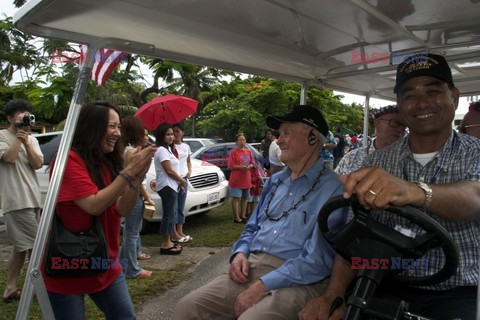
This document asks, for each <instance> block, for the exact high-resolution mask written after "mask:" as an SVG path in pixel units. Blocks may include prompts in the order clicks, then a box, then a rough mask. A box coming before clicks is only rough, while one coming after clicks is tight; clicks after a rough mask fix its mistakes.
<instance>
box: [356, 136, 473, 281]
mask: <svg viewBox="0 0 480 320" xmlns="http://www.w3.org/2000/svg"><path fill="white" fill-rule="evenodd" d="M365 161H366V162H365V166H377V167H380V168H383V169H384V170H386V171H387V172H389V173H391V174H393V175H395V176H397V177H399V178H401V179H403V180H406V181H412V182H413V181H423V182H425V183H427V184H447V183H452V182H457V181H462V180H464V181H474V182H480V140H479V139H476V138H473V137H470V136H467V135H464V134H459V133H457V132H455V131H453V130H452V133H451V135H450V138H449V139H448V141H447V142H446V143H445V145H444V146H443V147H442V149H440V150H439V152H438V153H437V155H435V156H434V157H433V159H432V160H430V161H429V162H428V163H427V164H426V165H425V166H422V165H421V164H420V163H418V162H417V161H416V160H415V159H414V157H413V155H412V152H411V151H410V148H409V145H408V136H407V137H406V138H403V139H400V140H399V141H397V142H395V143H394V144H393V145H390V146H389V147H387V148H384V149H382V150H377V151H375V152H374V153H372V154H371V155H370V156H369V157H367V158H366V160H365ZM433 197H435V194H433ZM427 214H428V215H429V216H430V217H432V218H433V219H434V220H436V221H437V222H438V223H440V224H441V225H442V226H443V227H444V228H445V229H446V230H447V231H448V233H449V234H450V235H451V236H452V238H453V240H454V241H455V242H456V244H457V245H458V249H459V255H460V256H459V260H460V262H459V266H458V268H457V271H456V272H455V274H454V275H453V276H452V277H451V278H450V279H448V280H446V281H444V282H442V283H439V284H436V285H433V286H428V287H424V288H425V289H433V290H448V289H452V288H455V287H458V286H477V284H478V261H479V260H478V259H479V253H480V237H479V235H480V213H478V212H477V213H476V214H477V218H476V219H474V220H471V221H462V222H452V221H447V220H444V219H442V218H440V217H438V216H436V215H433V214H430V213H428V212H427ZM378 220H379V221H381V222H383V223H385V224H387V225H388V226H390V227H391V228H395V227H396V226H400V227H403V228H406V229H410V230H411V231H412V232H414V233H415V234H416V235H417V236H418V235H420V234H422V230H421V229H420V227H418V226H416V225H411V224H410V223H409V222H407V221H406V220H405V219H403V218H401V217H399V216H397V215H394V214H391V213H388V212H383V213H381V214H379V215H378ZM423 258H424V259H427V260H428V268H427V269H425V268H424V269H412V270H408V271H407V272H408V274H409V275H412V276H415V277H418V276H425V275H429V274H433V273H434V272H437V271H438V270H440V268H441V267H442V266H443V264H444V262H445V258H444V256H443V253H442V252H441V249H434V250H430V251H429V252H427V254H426V255H425V256H424V257H423Z"/></svg>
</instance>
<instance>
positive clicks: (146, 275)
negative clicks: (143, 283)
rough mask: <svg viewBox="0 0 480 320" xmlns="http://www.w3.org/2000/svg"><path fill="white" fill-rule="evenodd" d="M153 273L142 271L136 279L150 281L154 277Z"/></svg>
mask: <svg viewBox="0 0 480 320" xmlns="http://www.w3.org/2000/svg"><path fill="white" fill-rule="evenodd" d="M152 273H153V272H152V271H148V270H142V271H141V272H140V273H139V274H138V275H136V276H135V279H148V278H150V277H151V276H152Z"/></svg>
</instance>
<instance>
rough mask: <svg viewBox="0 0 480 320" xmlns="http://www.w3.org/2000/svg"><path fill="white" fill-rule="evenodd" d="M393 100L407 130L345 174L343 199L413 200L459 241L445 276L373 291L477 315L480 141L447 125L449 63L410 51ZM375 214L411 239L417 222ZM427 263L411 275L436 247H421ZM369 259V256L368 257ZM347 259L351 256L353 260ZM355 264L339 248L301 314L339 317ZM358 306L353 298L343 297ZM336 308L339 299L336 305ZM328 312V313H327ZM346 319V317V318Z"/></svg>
mask: <svg viewBox="0 0 480 320" xmlns="http://www.w3.org/2000/svg"><path fill="white" fill-rule="evenodd" d="M394 93H396V94H397V106H398V109H399V111H400V115H401V117H402V122H403V123H404V124H406V125H407V127H408V128H409V134H408V135H407V136H406V137H405V138H403V139H401V140H399V141H397V142H396V143H394V144H393V145H391V146H390V147H387V148H385V149H383V150H379V151H378V152H375V153H373V154H372V155H371V156H370V157H369V158H367V159H366V161H365V163H364V167H363V168H362V169H359V170H357V171H355V172H353V173H351V174H349V175H348V176H342V177H341V180H342V182H344V183H345V186H344V195H343V196H344V198H350V197H351V196H352V194H354V193H355V194H356V197H357V198H358V202H359V204H360V205H361V206H363V207H368V208H372V209H373V210H385V209H387V208H389V207H390V206H398V207H401V206H405V205H411V206H414V207H418V208H420V209H421V210H423V211H424V213H425V215H426V216H429V217H431V218H433V220H435V221H436V222H437V223H438V224H440V225H441V226H443V228H444V229H445V230H447V232H448V234H449V235H450V236H451V238H452V239H453V241H454V242H455V244H456V246H457V247H458V254H459V258H458V267H457V268H456V269H455V271H454V272H452V273H453V275H452V276H451V277H449V278H448V279H446V280H444V281H442V282H440V283H436V284H431V285H424V286H416V287H413V286H402V285H401V284H397V285H395V286H388V287H386V286H383V287H382V286H381V287H380V288H379V289H378V290H377V292H378V291H380V292H381V294H382V295H384V296H385V295H388V296H389V297H392V298H393V297H394V298H397V299H400V300H404V301H407V302H408V303H409V310H410V311H411V312H414V313H416V314H419V315H422V316H425V317H428V318H432V319H437V320H439V319H457V318H459V319H463V320H465V319H472V320H473V319H476V316H475V313H476V302H477V301H476V300H477V285H478V258H479V236H478V235H479V234H480V220H479V214H480V183H479V180H480V152H479V149H480V140H478V139H474V138H471V137H469V136H467V135H464V134H459V133H457V132H455V131H454V130H453V129H452V125H451V123H452V121H453V118H454V114H455V110H456V108H457V105H458V99H459V95H460V93H459V90H458V89H457V88H456V87H455V86H454V84H453V80H452V74H451V70H450V67H449V66H448V63H447V62H446V60H445V59H444V58H443V57H442V56H439V55H435V54H424V55H419V56H411V57H409V58H407V59H406V60H405V61H403V62H402V63H401V64H400V65H399V66H398V68H397V77H396V86H395V88H394ZM377 217H378V221H379V222H381V223H383V224H384V225H387V226H389V227H391V229H395V230H397V231H400V232H401V233H403V234H404V235H408V236H410V237H411V238H415V236H418V235H420V234H422V228H420V227H419V226H418V225H415V224H412V223H406V220H405V219H403V218H402V217H399V216H397V215H394V214H392V213H390V212H382V213H380V214H378V216H377ZM423 259H426V268H413V269H411V270H408V276H410V277H428V276H429V275H432V274H435V273H437V272H438V271H439V270H440V269H442V266H444V264H445V263H446V260H448V259H446V258H445V256H444V255H443V254H442V252H441V250H440V249H434V250H429V251H428V250H427V253H426V254H425V255H424V256H423ZM372 260H373V259H372ZM352 261H353V260H352ZM356 271H357V270H354V268H352V264H351V262H350V261H348V260H345V259H344V258H342V257H341V256H340V255H337V257H336V259H335V262H334V267H333V271H332V276H331V278H330V282H329V286H328V289H327V291H326V293H325V294H324V295H322V296H320V297H318V298H315V299H313V300H311V301H310V302H309V303H308V304H307V306H306V307H305V308H304V309H303V310H302V311H301V312H300V313H299V318H300V319H302V320H306V319H340V318H342V317H343V316H344V314H345V310H346V307H345V305H340V304H338V308H337V309H336V310H333V309H331V307H332V304H333V305H334V301H336V302H338V301H340V302H341V300H339V299H337V297H341V298H343V297H344V296H345V292H346V290H347V287H348V286H349V284H350V282H352V280H353V279H354V278H355V275H356ZM350 302H352V303H353V304H354V305H361V303H357V302H358V301H357V302H356V301H352V300H350V301H349V304H350ZM334 307H337V306H334ZM329 311H331V316H330V317H329ZM346 319H348V317H347V318H346Z"/></svg>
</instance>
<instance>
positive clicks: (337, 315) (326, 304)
mask: <svg viewBox="0 0 480 320" xmlns="http://www.w3.org/2000/svg"><path fill="white" fill-rule="evenodd" d="M354 278H355V271H354V270H352V268H351V264H350V262H348V261H346V260H344V259H343V258H342V257H340V256H339V255H337V256H336V257H335V261H334V263H333V269H332V275H331V276H330V281H329V282H328V287H327V290H326V291H325V293H324V294H323V295H322V296H320V297H318V298H315V299H312V300H310V302H308V303H307V305H306V306H305V308H303V309H302V310H301V311H300V312H299V314H298V318H299V319H300V320H327V319H330V320H337V319H342V317H343V315H344V313H345V304H343V305H342V306H341V307H340V308H338V309H337V310H336V311H335V312H334V313H333V314H332V316H331V317H330V318H329V311H330V308H331V306H332V303H333V301H334V300H335V298H337V297H340V298H342V299H344V297H345V292H346V291H347V288H348V286H349V285H350V283H351V282H352V281H353V279H354Z"/></svg>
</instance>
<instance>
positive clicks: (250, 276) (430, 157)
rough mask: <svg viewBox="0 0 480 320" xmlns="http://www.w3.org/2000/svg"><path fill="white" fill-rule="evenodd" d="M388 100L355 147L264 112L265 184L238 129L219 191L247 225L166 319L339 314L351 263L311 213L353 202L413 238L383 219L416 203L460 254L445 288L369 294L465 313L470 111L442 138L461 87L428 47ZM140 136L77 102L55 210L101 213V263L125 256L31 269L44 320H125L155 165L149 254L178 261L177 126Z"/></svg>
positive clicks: (306, 109) (140, 130)
mask: <svg viewBox="0 0 480 320" xmlns="http://www.w3.org/2000/svg"><path fill="white" fill-rule="evenodd" d="M425 59H426V61H424V60H425ZM394 92H395V93H396V94H397V104H396V105H390V106H388V107H384V108H381V109H379V110H376V111H375V112H374V113H373V115H372V117H373V123H374V126H375V137H374V139H373V140H371V142H369V143H367V145H360V140H359V139H358V137H357V136H356V135H353V136H351V137H350V136H344V135H342V133H341V130H339V129H337V130H336V131H335V133H333V132H332V131H331V128H329V125H328V124H327V122H326V120H325V118H324V116H323V115H322V113H321V112H320V110H319V109H320V108H316V107H312V106H308V105H297V106H295V107H294V108H292V109H291V110H289V111H288V112H287V113H285V114H283V115H281V116H278V115H272V116H268V117H267V118H266V125H267V126H268V127H269V128H270V129H268V130H267V131H265V138H264V140H263V141H262V143H261V152H262V155H263V156H264V157H266V158H268V159H269V161H268V164H266V163H264V165H266V168H265V169H266V170H268V172H269V178H268V179H267V180H266V181H264V179H262V177H261V175H260V174H259V172H260V171H259V170H260V169H262V168H260V166H261V164H259V163H257V162H256V161H255V158H254V156H253V154H252V152H251V151H250V150H249V149H248V148H246V142H247V137H246V136H245V135H244V134H243V133H239V134H238V135H237V136H236V148H235V149H234V150H233V151H232V152H231V154H230V156H229V159H228V169H229V170H231V176H230V179H229V194H230V196H231V197H232V201H231V205H232V212H233V221H234V223H243V224H245V228H244V230H243V232H242V234H241V236H240V238H239V239H238V241H236V242H235V243H234V245H233V247H232V251H231V257H230V266H229V270H228V272H227V273H225V274H223V275H221V276H219V277H218V278H216V279H214V280H213V281H211V282H209V283H208V284H206V285H205V286H203V287H201V288H198V289H196V290H194V291H192V292H190V293H189V294H188V295H186V296H184V297H183V298H182V299H181V300H179V301H178V303H177V304H176V306H175V309H174V314H173V319H179V320H187V319H297V318H298V319H301V320H320V319H333V320H335V319H341V318H342V317H343V316H344V315H345V311H346V304H345V301H347V297H348V294H349V291H348V288H349V286H350V285H351V283H353V282H354V280H355V276H356V270H354V269H353V268H352V265H351V261H349V260H348V259H346V257H345V256H344V255H340V254H338V253H336V252H335V250H334V249H333V248H332V246H331V245H330V244H329V243H328V242H327V240H326V239H325V238H324V235H323V234H322V232H321V230H320V229H319V227H318V224H317V219H318V213H319V211H320V209H321V208H322V207H323V205H324V204H325V203H326V202H327V201H328V200H329V199H331V198H332V197H334V196H339V195H343V197H344V198H346V199H348V198H350V197H351V196H352V195H353V194H355V195H356V197H357V199H358V201H359V203H360V205H362V206H364V207H367V208H371V209H372V210H375V211H378V212H381V214H379V215H378V220H379V221H380V222H381V223H383V224H384V225H386V226H388V227H390V228H391V229H394V230H404V231H405V230H408V232H409V234H412V235H418V234H421V233H422V230H421V228H420V227H418V226H415V225H412V224H410V223H406V222H405V221H404V220H402V219H401V218H399V217H398V216H396V215H395V214H393V213H391V212H388V211H385V210H386V209H388V208H389V207H390V206H405V205H412V206H414V207H417V208H419V209H421V210H423V212H424V214H426V215H428V216H429V217H431V218H433V219H434V220H435V221H436V222H437V223H438V224H439V225H441V226H443V227H444V228H445V230H447V232H448V233H449V234H450V236H451V237H452V238H453V240H454V241H455V243H456V245H457V246H458V248H459V263H458V267H457V269H456V270H455V272H454V274H453V276H451V277H450V278H449V279H447V280H444V281H442V282H440V283H437V284H434V285H429V286H422V287H414V286H408V285H398V286H395V287H391V286H380V287H379V289H378V291H379V292H381V294H382V295H383V296H387V297H391V298H395V299H402V300H405V301H408V302H409V306H410V310H411V311H413V312H415V313H418V314H420V315H422V316H426V317H431V318H434V319H453V318H461V319H467V320H468V319H476V316H475V313H476V301H477V286H478V259H479V254H480V252H479V249H480V248H479V242H478V234H479V232H480V218H479V216H478V212H480V201H478V199H479V195H480V184H479V180H480V153H479V152H478V150H479V148H480V140H478V139H477V138H479V137H480V102H475V103H472V104H471V105H470V108H469V112H468V113H467V114H466V115H465V118H464V119H463V122H462V124H461V125H460V127H459V132H457V131H456V130H453V129H452V126H451V123H452V121H453V118H454V114H455V110H456V108H457V106H458V99H459V95H460V93H459V91H458V89H457V88H456V87H455V84H454V83H453V78H452V73H451V70H450V67H449V66H448V63H447V61H446V60H445V59H444V58H443V57H442V56H439V55H435V54H428V55H426V56H424V57H423V60H421V61H419V60H418V59H414V58H407V59H406V60H405V61H403V62H402V63H401V64H400V65H399V66H398V69H397V75H396V85H395V89H394ZM31 112H32V106H31V105H30V104H29V103H28V102H26V101H20V100H14V101H11V102H9V103H8V104H7V105H6V106H5V114H6V116H7V120H8V122H9V123H10V126H9V127H8V128H7V129H6V130H1V131H0V179H1V180H2V184H0V191H1V196H2V205H3V209H4V211H5V222H6V230H7V236H8V238H9V239H10V241H11V242H12V244H13V248H12V252H11V256H10V260H9V265H8V267H9V271H8V275H7V281H6V287H5V290H4V293H3V299H4V300H5V301H8V300H15V299H18V298H19V297H20V296H21V291H20V290H19V289H18V288H17V281H18V275H19V273H20V270H21V268H22V266H23V263H24V259H25V256H26V254H27V252H28V251H29V250H31V249H32V247H33V242H34V239H35V234H36V231H37V228H38V223H37V219H38V214H39V208H40V199H39V198H40V196H39V191H38V181H37V178H36V175H35V169H37V168H39V167H41V165H42V163H43V156H42V153H41V151H40V148H39V146H38V142H37V141H36V139H35V138H34V137H32V136H31V135H30V134H29V133H28V130H27V129H28V128H25V127H24V126H21V125H20V123H21V119H23V117H24V116H25V115H28V114H30V113H31ZM147 133H148V132H147V131H146V129H145V128H144V126H143V124H142V122H141V121H140V120H139V119H137V118H134V117H127V118H125V119H123V120H122V119H121V117H120V114H119V113H118V110H117V108H116V107H115V106H112V105H110V104H108V103H102V102H92V103H87V104H86V105H85V106H83V108H82V110H81V112H80V117H79V121H78V126H77V128H76V130H75V133H74V137H73V143H72V148H71V150H70V152H69V154H68V160H67V163H66V168H65V174H64V177H63V180H62V184H61V186H60V191H59V196H58V199H57V205H56V213H55V214H57V215H58V217H59V218H60V220H61V221H62V223H63V225H64V226H65V227H66V228H67V229H69V230H71V231H74V232H82V231H84V230H86V229H88V228H89V227H90V226H91V225H92V223H93V221H94V219H96V218H97V217H98V219H99V221H100V223H101V226H102V230H103V232H104V234H105V237H106V239H107V244H108V252H109V256H110V258H111V259H117V258H120V259H122V258H123V259H126V260H127V261H128V263H127V264H126V266H125V267H124V269H123V272H122V268H110V269H108V270H107V271H106V272H103V273H96V274H91V275H82V276H78V275H72V276H67V277H61V278H59V277H52V276H49V275H48V274H46V273H45V272H43V277H44V281H45V286H46V288H47V291H48V296H49V298H50V302H51V304H52V307H53V311H54V314H55V318H57V319H64V318H68V319H84V318H85V307H84V295H86V294H88V295H89V296H90V297H91V298H92V300H93V301H94V303H95V304H96V305H97V306H98V308H99V309H100V310H101V311H102V312H103V313H104V314H105V317H106V318H107V319H135V313H134V309H133V304H132V300H131V298H130V295H129V293H128V289H127V285H126V281H125V278H136V279H144V278H148V277H150V276H151V275H152V272H151V271H148V270H144V269H143V268H142V267H141V266H140V263H139V261H138V260H142V259H148V258H150V256H148V255H146V254H145V253H142V252H141V251H140V250H141V243H140V237H139V232H140V227H139V225H141V219H142V210H143V203H144V202H147V203H153V201H152V199H150V197H149V195H148V193H147V192H146V191H145V189H144V187H143V185H142V182H143V180H144V176H145V174H146V172H147V170H148V168H149V167H150V164H151V161H152V160H151V159H152V157H153V162H154V166H155V170H156V173H157V179H156V191H157V192H158V194H159V195H160V197H161V199H162V206H163V219H162V223H161V226H160V230H159V232H160V238H161V241H160V243H159V247H160V251H159V254H161V255H179V254H181V253H182V250H183V248H182V245H181V244H182V243H185V242H188V241H191V240H193V239H192V237H190V236H189V235H187V234H186V233H185V232H184V229H183V226H184V223H185V216H184V206H185V200H186V194H187V181H188V179H189V177H190V175H191V173H192V166H191V162H190V155H191V151H190V148H189V147H188V145H186V144H185V143H183V142H182V137H183V133H184V131H183V127H182V125H181V124H174V125H172V124H167V123H163V124H160V125H159V126H158V128H157V129H156V130H155V138H156V144H155V145H148V143H147V140H146V135H147ZM54 165H55V159H53V161H52V163H51V167H53V166H54ZM5 181H8V182H13V181H15V182H16V183H11V184H10V183H5ZM18 182H20V183H18ZM6 186H8V187H6ZM19 195H20V196H19ZM18 199H21V200H22V201H18ZM122 217H125V229H124V230H125V231H124V234H123V244H122V246H121V247H120V236H119V235H120V219H121V218H122ZM350 218H351V216H350V215H349V211H348V208H339V209H336V210H335V211H334V212H333V215H332V216H331V217H330V219H329V220H328V227H329V229H330V230H331V231H333V232H335V231H338V230H340V229H342V228H343V227H344V226H345V225H346V224H347V223H348V221H349V219H350ZM424 258H425V259H426V261H427V266H428V268H427V269H426V270H424V269H413V270H410V271H409V275H410V276H412V275H413V276H425V275H429V274H433V273H435V272H437V271H438V270H440V269H441V268H442V266H443V263H444V259H443V257H442V255H441V254H440V252H439V250H438V249H434V250H430V251H428V252H427V253H426V255H425V256H424Z"/></svg>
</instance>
